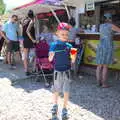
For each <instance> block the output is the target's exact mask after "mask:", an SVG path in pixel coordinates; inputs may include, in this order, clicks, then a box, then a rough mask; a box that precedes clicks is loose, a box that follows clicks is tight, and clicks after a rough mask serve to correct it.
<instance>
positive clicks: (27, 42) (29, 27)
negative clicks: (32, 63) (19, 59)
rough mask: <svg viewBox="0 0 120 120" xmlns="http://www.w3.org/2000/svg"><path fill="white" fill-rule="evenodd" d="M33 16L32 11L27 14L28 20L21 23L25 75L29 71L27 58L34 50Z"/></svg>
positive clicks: (28, 73)
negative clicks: (31, 50)
mask: <svg viewBox="0 0 120 120" xmlns="http://www.w3.org/2000/svg"><path fill="white" fill-rule="evenodd" d="M34 26H35V16H34V13H33V11H32V10H29V12H28V18H27V19H25V20H24V22H23V38H24V40H23V47H24V55H23V63H24V69H25V74H26V75H27V76H28V75H30V71H29V69H28V59H29V58H28V57H29V52H30V49H32V48H34V43H36V40H35V27H34Z"/></svg>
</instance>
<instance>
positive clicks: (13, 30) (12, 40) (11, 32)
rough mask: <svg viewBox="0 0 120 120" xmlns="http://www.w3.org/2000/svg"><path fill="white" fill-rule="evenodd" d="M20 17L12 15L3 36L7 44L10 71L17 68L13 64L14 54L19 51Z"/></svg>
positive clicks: (4, 27)
mask: <svg viewBox="0 0 120 120" xmlns="http://www.w3.org/2000/svg"><path fill="white" fill-rule="evenodd" d="M17 21H18V16H17V15H12V17H11V18H10V20H9V21H8V22H6V23H5V24H4V26H3V30H2V36H3V38H4V39H5V41H6V43H7V62H8V65H9V68H10V69H14V68H16V66H15V63H13V57H14V56H13V54H14V52H18V51H19V41H18V31H19V26H18V24H17Z"/></svg>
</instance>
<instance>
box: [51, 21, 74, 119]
mask: <svg viewBox="0 0 120 120" xmlns="http://www.w3.org/2000/svg"><path fill="white" fill-rule="evenodd" d="M69 29H70V26H69V25H68V24H67V23H60V24H59V25H58V28H57V33H56V34H57V36H58V40H57V41H56V42H53V43H52V44H51V47H50V52H49V61H53V59H54V85H53V92H54V106H53V108H52V120H58V117H57V112H58V96H59V92H63V93H64V105H63V110H62V120H66V119H68V114H67V104H68V99H69V89H70V69H71V62H72V63H74V62H75V59H76V54H74V57H72V58H70V52H71V48H72V45H71V44H69V43H67V41H68V34H69Z"/></svg>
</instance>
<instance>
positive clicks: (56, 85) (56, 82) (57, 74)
mask: <svg viewBox="0 0 120 120" xmlns="http://www.w3.org/2000/svg"><path fill="white" fill-rule="evenodd" d="M60 76H61V73H60V72H58V71H54V85H53V88H52V91H53V92H54V93H53V104H54V105H53V108H52V120H58V117H57V112H58V97H59V88H60V81H61V80H60V78H61V77H60Z"/></svg>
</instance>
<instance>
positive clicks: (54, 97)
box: [53, 92, 59, 104]
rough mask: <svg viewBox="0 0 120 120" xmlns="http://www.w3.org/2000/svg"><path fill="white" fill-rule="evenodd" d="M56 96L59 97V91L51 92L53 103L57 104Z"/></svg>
mask: <svg viewBox="0 0 120 120" xmlns="http://www.w3.org/2000/svg"><path fill="white" fill-rule="evenodd" d="M58 97H59V93H58V92H55V93H54V94H53V104H58Z"/></svg>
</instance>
